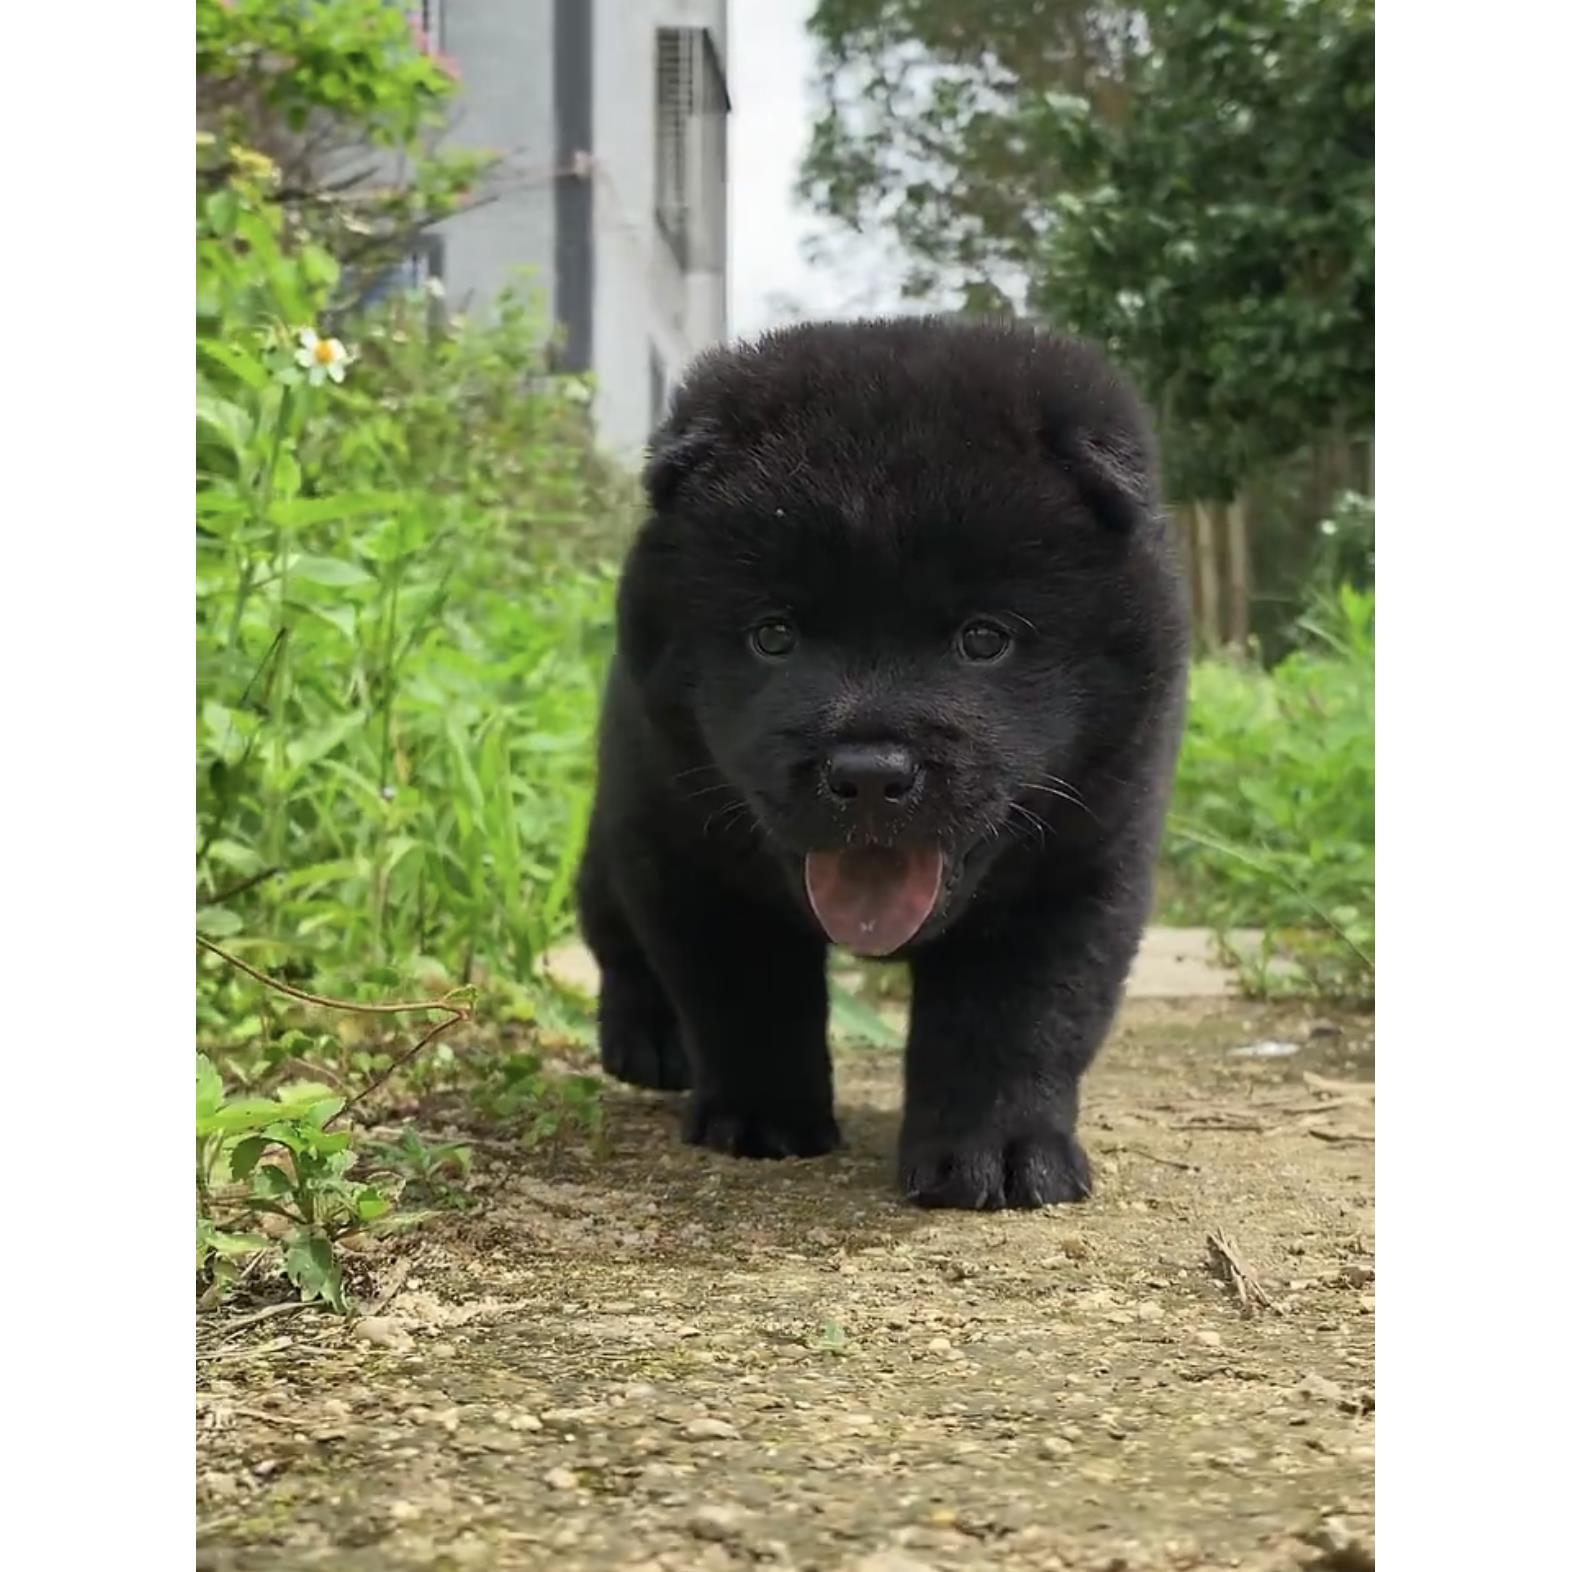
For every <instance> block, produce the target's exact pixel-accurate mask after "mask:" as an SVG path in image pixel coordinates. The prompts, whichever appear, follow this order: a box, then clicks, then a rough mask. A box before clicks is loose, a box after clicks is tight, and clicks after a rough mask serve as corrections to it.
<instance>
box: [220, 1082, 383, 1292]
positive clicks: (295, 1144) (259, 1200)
mask: <svg viewBox="0 0 1572 1572" xmlns="http://www.w3.org/2000/svg"><path fill="white" fill-rule="evenodd" d="M196 1091H197V1117H196V1133H197V1198H198V1214H197V1273H198V1277H199V1279H201V1278H202V1277H203V1276H204V1275H206V1276H207V1278H208V1279H209V1281H210V1283H211V1285H213V1286H215V1287H218V1288H220V1289H221V1288H222V1287H223V1286H224V1285H225V1284H226V1282H228V1281H232V1279H233V1273H234V1267H233V1263H234V1261H235V1259H236V1258H237V1257H240V1256H244V1255H246V1254H249V1253H253V1252H256V1251H261V1250H265V1249H266V1247H267V1243H268V1240H267V1237H266V1236H265V1235H261V1234H259V1233H257V1232H256V1231H255V1225H256V1222H257V1220H258V1218H259V1217H261V1216H264V1215H265V1216H273V1217H277V1218H280V1219H282V1220H283V1223H284V1225H285V1231H284V1233H283V1236H282V1238H281V1240H280V1245H281V1248H282V1253H283V1266H284V1271H285V1273H286V1275H287V1276H288V1278H289V1280H290V1282H291V1283H293V1284H294V1285H295V1287H296V1288H297V1289H298V1290H299V1292H300V1296H301V1298H302V1299H306V1300H310V1299H322V1300H324V1301H325V1302H326V1303H327V1304H329V1305H331V1306H332V1307H333V1308H334V1309H335V1310H338V1311H340V1312H343V1311H345V1310H346V1309H347V1308H348V1306H347V1302H346V1298H345V1291H344V1276H343V1271H342V1268H341V1266H340V1263H339V1261H338V1257H337V1253H336V1251H335V1248H334V1247H335V1244H336V1242H337V1241H338V1240H339V1239H340V1238H342V1237H343V1236H344V1235H345V1234H346V1233H351V1232H358V1231H359V1230H361V1229H363V1228H365V1227H367V1226H368V1225H369V1224H371V1223H374V1222H376V1220H377V1219H378V1218H380V1217H382V1216H383V1215H384V1214H385V1213H386V1212H388V1211H389V1209H390V1208H391V1207H392V1204H393V1201H392V1197H391V1196H389V1195H388V1193H387V1192H386V1191H385V1190H383V1189H381V1188H379V1187H378V1186H377V1185H375V1184H371V1183H367V1182H364V1181H360V1180H356V1179H352V1178H351V1177H350V1172H351V1170H352V1169H353V1168H354V1166H355V1163H356V1160H357V1159H356V1153H355V1152H354V1151H353V1150H352V1149H351V1136H350V1133H349V1132H348V1131H347V1130H337V1131H333V1130H329V1128H328V1125H329V1124H330V1123H331V1122H332V1120H333V1119H334V1118H335V1117H336V1116H337V1115H338V1114H339V1113H340V1112H341V1111H342V1110H343V1107H344V1099H343V1098H342V1097H339V1096H336V1095H335V1094H334V1093H333V1091H332V1089H331V1088H329V1087H326V1086H321V1085H313V1084H311V1083H309V1082H306V1083H301V1084H298V1085H293V1086H288V1087H284V1088H281V1089H280V1091H279V1092H278V1093H277V1094H276V1095H274V1096H271V1097H241V1098H229V1097H227V1096H226V1095H225V1090H224V1083H223V1079H222V1077H221V1076H220V1075H219V1073H218V1071H217V1069H215V1068H214V1066H213V1063H212V1061H211V1060H210V1059H208V1058H207V1057H206V1055H203V1054H199V1055H198V1056H197V1086H196ZM264 1159H266V1160H264ZM225 1205H228V1206H231V1207H233V1208H234V1216H233V1217H232V1218H230V1219H226V1221H225V1222H223V1223H219V1222H216V1221H214V1220H213V1218H212V1216H211V1210H212V1208H214V1207H215V1206H216V1207H219V1208H222V1207H224V1206H225Z"/></svg>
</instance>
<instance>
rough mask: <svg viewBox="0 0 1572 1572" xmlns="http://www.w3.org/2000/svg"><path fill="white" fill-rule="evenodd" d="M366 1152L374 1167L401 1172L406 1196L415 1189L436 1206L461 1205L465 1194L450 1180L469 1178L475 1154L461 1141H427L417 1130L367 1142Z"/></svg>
mask: <svg viewBox="0 0 1572 1572" xmlns="http://www.w3.org/2000/svg"><path fill="white" fill-rule="evenodd" d="M366 1155H367V1157H368V1159H369V1160H370V1161H371V1162H372V1163H373V1164H375V1165H376V1166H377V1167H380V1168H385V1169H387V1170H388V1171H390V1172H392V1173H397V1174H400V1175H402V1176H403V1177H404V1179H405V1181H406V1188H405V1192H404V1193H405V1195H406V1196H408V1195H409V1194H410V1192H411V1191H412V1190H413V1191H416V1192H418V1193H419V1194H420V1195H422V1196H424V1197H425V1198H426V1199H427V1200H429V1201H431V1202H432V1203H433V1204H435V1205H439V1206H447V1205H462V1204H463V1202H464V1200H465V1197H464V1194H463V1192H462V1191H461V1190H459V1189H457V1188H456V1187H455V1186H454V1185H452V1184H450V1183H449V1182H448V1181H449V1179H454V1180H458V1181H463V1180H464V1179H466V1178H468V1177H469V1171H470V1166H471V1164H472V1162H473V1161H474V1153H473V1152H472V1151H471V1150H470V1148H469V1147H468V1146H466V1145H465V1144H464V1143H463V1142H462V1141H439V1142H437V1143H436V1144H434V1145H433V1144H428V1143H427V1141H426V1140H425V1139H424V1137H423V1136H422V1135H421V1134H420V1132H419V1131H418V1130H413V1129H406V1130H404V1131H402V1132H401V1133H400V1135H399V1138H398V1139H397V1140H396V1141H374V1142H370V1143H368V1144H367V1147H366Z"/></svg>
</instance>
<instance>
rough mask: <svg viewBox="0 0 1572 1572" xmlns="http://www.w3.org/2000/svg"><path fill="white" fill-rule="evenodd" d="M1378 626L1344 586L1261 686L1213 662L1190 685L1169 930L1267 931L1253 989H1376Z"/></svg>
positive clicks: (1171, 857) (1246, 671) (1253, 674)
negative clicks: (1176, 925) (1177, 925)
mask: <svg viewBox="0 0 1572 1572" xmlns="http://www.w3.org/2000/svg"><path fill="white" fill-rule="evenodd" d="M1374 619H1375V597H1374V595H1373V593H1369V592H1361V591H1358V590H1355V589H1353V588H1351V587H1349V586H1343V587H1342V588H1341V589H1340V590H1338V591H1337V592H1336V593H1335V594H1331V593H1325V594H1322V595H1321V596H1319V597H1318V598H1317V600H1316V601H1315V602H1314V603H1313V605H1312V608H1311V610H1310V611H1309V612H1307V613H1306V614H1305V615H1304V617H1302V618H1301V619H1300V624H1299V633H1300V640H1301V648H1299V649H1298V650H1296V651H1295V652H1294V653H1293V654H1291V655H1289V656H1288V657H1287V658H1286V659H1285V660H1283V661H1281V662H1280V663H1279V664H1278V665H1277V666H1275V667H1274V668H1272V669H1271V670H1270V671H1264V670H1262V669H1261V668H1259V667H1258V666H1256V665H1254V664H1253V663H1250V662H1247V661H1243V660H1227V659H1218V660H1209V661H1204V662H1201V663H1199V664H1198V665H1197V666H1196V667H1195V668H1194V670H1193V673H1192V677H1191V688H1190V716H1189V724H1188V728H1187V731H1186V737H1185V744H1184V748H1183V751H1182V753H1181V756H1180V761H1179V773H1178V780H1177V784H1176V787H1175V793H1174V802H1173V807H1172V810H1171V812H1170V815H1169V834H1168V849H1167V858H1168V866H1169V870H1170V874H1171V878H1172V884H1173V892H1172V895H1171V897H1170V900H1169V904H1168V909H1167V911H1166V913H1165V916H1166V917H1167V919H1168V920H1170V921H1175V922H1187V923H1201V924H1205V925H1207V926H1211V927H1215V928H1217V929H1220V930H1225V931H1226V930H1229V929H1233V928H1240V927H1260V928H1263V929H1264V930H1265V931H1266V942H1265V947H1264V950H1263V952H1262V953H1261V954H1260V955H1258V956H1256V957H1254V958H1252V959H1251V961H1250V970H1249V976H1250V978H1251V980H1252V981H1253V983H1254V985H1255V986H1256V987H1257V988H1259V989H1263V990H1265V989H1269V988H1272V987H1289V988H1294V989H1300V990H1303V989H1308V990H1309V991H1312V992H1315V993H1320V994H1328V995H1335V996H1340V997H1346V998H1353V999H1364V998H1368V997H1369V995H1370V993H1371V991H1372V989H1373V986H1374V964H1375V963H1374V955H1375V949H1374V944H1375V935H1374V916H1375V751H1374V740H1375V706H1374V700H1375V626H1374ZM1274 962H1275V963H1286V970H1287V977H1286V979H1283V977H1282V972H1283V966H1282V965H1281V964H1279V965H1277V966H1274V964H1273V963H1274Z"/></svg>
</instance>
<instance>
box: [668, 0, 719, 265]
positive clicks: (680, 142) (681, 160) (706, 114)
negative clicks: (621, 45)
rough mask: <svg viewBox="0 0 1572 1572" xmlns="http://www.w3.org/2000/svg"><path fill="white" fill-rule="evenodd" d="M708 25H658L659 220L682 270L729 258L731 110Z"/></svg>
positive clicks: (712, 263) (716, 262)
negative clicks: (728, 134) (728, 126)
mask: <svg viewBox="0 0 1572 1572" xmlns="http://www.w3.org/2000/svg"><path fill="white" fill-rule="evenodd" d="M730 109H731V101H730V99H729V98H728V97H727V96H726V81H725V78H724V76H723V75H722V74H721V68H720V57H719V56H718V55H717V54H716V52H715V44H714V41H713V40H712V39H711V37H710V34H709V30H708V29H707V28H703V27H662V28H657V29H656V33H655V225H656V228H657V229H659V230H660V232H661V234H662V235H663V236H664V237H665V239H666V243H667V244H668V245H669V246H670V247H671V250H672V255H673V256H675V257H676V259H677V265H678V266H679V267H681V268H682V270H683V271H684V272H719V271H720V270H722V269H723V268H724V267H725V264H726V115H727V113H728V111H729V110H730Z"/></svg>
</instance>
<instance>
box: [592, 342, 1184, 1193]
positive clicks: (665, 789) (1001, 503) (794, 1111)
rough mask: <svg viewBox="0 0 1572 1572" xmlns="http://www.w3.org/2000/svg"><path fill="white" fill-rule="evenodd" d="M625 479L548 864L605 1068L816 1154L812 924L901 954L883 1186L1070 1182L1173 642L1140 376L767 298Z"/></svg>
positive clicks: (1175, 688) (818, 1008) (1147, 819)
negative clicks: (627, 490)
mask: <svg viewBox="0 0 1572 1572" xmlns="http://www.w3.org/2000/svg"><path fill="white" fill-rule="evenodd" d="M645 485H646V488H647V491H648V494H649V501H650V508H651V512H650V516H649V518H648V519H647V521H646V523H645V524H644V526H643V528H642V530H641V531H640V533H639V536H638V538H637V540H636V542H635V544H634V546H633V549H632V553H631V555H630V557H629V560H628V563H627V566H626V569H625V571H624V574H623V579H622V587H621V595H620V601H619V608H618V650H617V656H616V660H615V664H614V666H613V669H612V673H611V678H610V683H609V686H608V689H607V693H606V699H605V709H604V714H603V717H602V728H601V751H600V780H599V787H598V795H597V798H596V803H595V809H594V815H593V820H592V823H591V827H590V833H589V841H588V846H587V850H586V853H585V858H584V864H583V869H582V872H581V875H580V883H579V899H580V910H581V914H582V917H583V925H584V932H585V935H586V937H587V939H588V941H589V945H590V948H591V949H592V950H593V952H594V954H595V956H596V958H597V960H598V961H599V963H600V967H601V971H602V978H603V982H602V995H601V1007H600V1008H601V1015H600V1041H601V1058H602V1062H603V1064H604V1065H605V1068H606V1069H607V1070H608V1071H609V1072H610V1073H611V1074H613V1075H615V1076H618V1077H619V1078H621V1079H622V1080H625V1081H629V1082H632V1083H633V1084H634V1085H637V1086H651V1087H666V1088H681V1087H687V1086H690V1085H691V1086H692V1089H693V1095H692V1098H691V1102H690V1106H689V1109H688V1114H687V1124H686V1135H687V1139H688V1140H689V1141H691V1142H694V1143H696V1144H698V1145H701V1146H708V1147H713V1148H715V1149H716V1150H718V1151H723V1152H731V1153H735V1154H736V1155H738V1156H743V1157H781V1156H788V1155H796V1156H804V1157H806V1156H812V1155H815V1154H817V1153H820V1152H826V1151H828V1150H830V1149H831V1148H832V1147H834V1146H835V1145H836V1144H837V1142H838V1140H839V1135H838V1132H837V1129H836V1124H835V1114H834V1110H833V1106H832V1093H831V1085H830V1059H829V1053H828V1051H827V1048H826V1045H825V1025H826V1015H827V1001H826V988H825V975H824V973H825V947H826V943H827V941H833V942H834V943H836V944H841V945H845V946H847V947H848V948H850V949H852V950H855V951H858V952H860V953H862V954H865V955H888V956H899V957H902V958H909V960H910V962H911V967H912V974H913V999H912V1027H911V1038H910V1041H909V1043H908V1045H907V1050H906V1108H905V1116H904V1122H903V1126H902V1130H901V1139H900V1182H901V1185H902V1187H903V1189H904V1190H905V1193H906V1194H907V1195H908V1196H910V1197H911V1198H912V1199H913V1200H916V1201H918V1202H921V1203H923V1204H924V1205H929V1206H960V1207H998V1206H1040V1205H1043V1204H1044V1203H1048V1202H1055V1201H1071V1200H1075V1199H1078V1198H1079V1197H1082V1196H1084V1195H1086V1194H1087V1193H1088V1191H1089V1188H1090V1179H1089V1175H1088V1172H1087V1164H1086V1157H1085V1154H1084V1153H1083V1152H1082V1150H1081V1147H1080V1144H1079V1143H1078V1142H1077V1140H1076V1137H1075V1123H1076V1114H1077V1103H1078V1088H1079V1082H1080V1078H1081V1074H1082V1072H1083V1071H1084V1070H1085V1069H1086V1067H1087V1065H1088V1063H1089V1062H1090V1061H1091V1058H1092V1056H1093V1054H1094V1053H1095V1052H1096V1050H1097V1047H1098V1045H1099V1043H1100V1042H1101V1040H1102V1038H1103V1035H1104V1034H1105V1032H1106V1031H1107V1028H1108V1025H1109V1022H1110V1020H1111V1018H1112V1016H1113V1013H1114V1010H1115V1007H1116V1005H1117V1003H1118V1000H1119V995H1120V992H1121V989H1122V987H1123V984H1124V979H1125V975H1126V973H1127V971H1128V969H1129V966H1130V962H1131V960H1132V959H1133V957H1134V955H1135V951H1136V947H1137V944H1138V942H1139V938H1140V933H1141V927H1142V923H1143V922H1144V920H1145V916H1146V912H1147V907H1148V903H1149V900H1150V894H1151V884H1152V870H1153V861H1154V858H1155V855H1156V851H1157V846H1158V838H1159V833H1160V829H1161V823H1162V817H1163V812H1164V808H1165V804H1166V801H1167V797H1168V791H1169V785H1170V781H1171V777H1172V773H1173V763H1174V756H1175V750H1176V747H1177V743H1178V738H1179V731H1180V725H1181V719H1182V711H1183V694H1184V683H1185V670H1186V630H1185V615H1184V609H1183V600H1182V595H1181V590H1180V581H1179V577H1178V574H1177V572H1176V568H1175V564H1174V559H1173V557H1172V554H1171V550H1170V546H1169V542H1168V539H1167V535H1166V531H1165V528H1164V525H1163V521H1162V519H1161V517H1160V515H1159V512H1158V507H1157V482H1156V474H1155V458H1154V453H1153V445H1152V439H1151V436H1150V434H1149V428H1148V425H1147V422H1146V419H1145V417H1144V415H1143V413H1142V410H1141V408H1140V406H1139V404H1138V403H1137V401H1136V399H1135V398H1134V396H1133V395H1132V394H1131V393H1130V392H1129V390H1128V389H1127V388H1126V387H1125V385H1124V384H1123V383H1122V382H1121V381H1119V380H1118V378H1117V377H1116V376H1115V375H1114V374H1113V373H1112V372H1111V371H1110V370H1109V368H1108V367H1107V366H1106V364H1105V363H1104V362H1103V361H1102V360H1101V359H1100V357H1099V356H1098V355H1097V354H1095V353H1094V352H1093V351H1092V350H1090V349H1088V348H1087V347H1085V346H1084V345H1081V344H1077V343H1074V342H1070V341H1066V340H1064V339H1059V338H1053V337H1048V336H1045V335H1042V334H1039V333H1037V332H1035V331H1033V330H1030V329H1027V328H1024V327H1018V326H1011V325H999V324H990V325H978V324H975V323H967V322H962V321H956V320H945V319H933V318H927V319H905V320H896V321H883V322H863V323H849V324H827V325H812V326H804V327H796V328H791V329H788V330H786V331H783V332H779V333H774V334H771V335H769V336H767V337H766V338H764V339H763V340H761V341H760V342H759V343H757V344H755V345H752V346H750V347H741V348H728V349H723V350H719V351H715V352H713V353H711V354H710V355H708V356H707V357H705V358H704V359H703V360H702V361H700V362H699V364H698V365H697V366H696V368H695V369H694V371H693V372H692V374H691V375H690V376H689V378H688V379H687V381H686V384H685V386H684V387H683V388H682V390H681V392H680V393H679V394H678V395H677V397H676V400H675V402H674V405H673V408H672V411H671V414H670V417H669V419H668V420H667V421H666V423H665V426H664V427H663V429H662V430H661V431H660V432H659V433H658V435H657V436H656V438H655V441H654V443H653V446H652V451H651V456H650V460H649V465H648V468H647V470H646V472H645Z"/></svg>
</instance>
